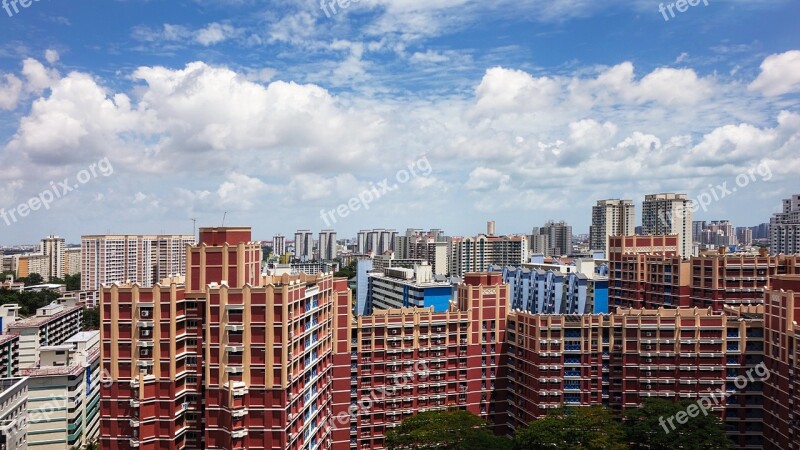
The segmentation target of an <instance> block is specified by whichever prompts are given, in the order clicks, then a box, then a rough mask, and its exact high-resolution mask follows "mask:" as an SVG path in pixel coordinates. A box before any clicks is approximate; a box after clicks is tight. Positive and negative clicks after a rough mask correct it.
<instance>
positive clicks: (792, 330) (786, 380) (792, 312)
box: [764, 275, 800, 450]
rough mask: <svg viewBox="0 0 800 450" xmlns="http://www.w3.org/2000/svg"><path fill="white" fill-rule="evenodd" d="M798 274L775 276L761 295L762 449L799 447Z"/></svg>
mask: <svg viewBox="0 0 800 450" xmlns="http://www.w3.org/2000/svg"><path fill="white" fill-rule="evenodd" d="M798 321H800V276H798V275H794V276H785V275H784V276H777V277H775V278H774V279H773V281H772V285H771V286H770V288H769V289H768V290H767V292H766V293H765V295H764V333H765V339H764V361H765V363H766V365H767V368H768V369H769V371H770V378H769V379H768V380H767V382H766V384H765V386H764V413H765V414H764V449H765V450H773V449H774V450H778V449H780V450H796V449H800V324H798Z"/></svg>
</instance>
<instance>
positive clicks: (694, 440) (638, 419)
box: [625, 399, 730, 450]
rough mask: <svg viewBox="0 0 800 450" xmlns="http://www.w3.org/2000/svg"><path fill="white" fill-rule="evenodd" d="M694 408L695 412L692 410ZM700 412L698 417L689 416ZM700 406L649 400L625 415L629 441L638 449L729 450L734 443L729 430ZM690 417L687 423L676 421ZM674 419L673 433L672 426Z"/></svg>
mask: <svg viewBox="0 0 800 450" xmlns="http://www.w3.org/2000/svg"><path fill="white" fill-rule="evenodd" d="M690 408H691V409H690ZM692 410H695V412H697V415H696V417H689V416H688V414H687V413H691V412H692ZM697 410H699V408H698V405H697V402H693V401H691V400H684V401H682V402H677V403H675V402H671V401H668V400H661V399H653V400H648V401H646V402H645V403H644V405H642V408H639V409H634V410H631V411H629V412H628V413H627V414H625V423H626V429H627V433H628V440H629V441H630V442H632V443H633V448H634V449H650V450H673V449H700V448H702V449H710V450H727V449H729V448H730V441H729V440H728V437H727V435H726V433H725V427H724V425H723V423H722V420H720V419H719V418H718V417H717V416H716V415H714V414H713V413H709V414H708V415H706V414H703V412H702V411H697ZM679 413H680V414H681V415H686V416H687V418H686V420H685V422H686V423H683V424H680V423H678V422H677V420H676V416H677V415H678V414H679ZM670 419H672V424H674V425H675V428H674V429H673V428H672V426H671V425H670V424H669V420H670Z"/></svg>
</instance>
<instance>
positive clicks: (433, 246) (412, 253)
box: [394, 228, 450, 275]
mask: <svg viewBox="0 0 800 450" xmlns="http://www.w3.org/2000/svg"><path fill="white" fill-rule="evenodd" d="M394 257H395V258H397V259H422V260H425V261H428V263H429V264H430V265H431V266H432V267H433V274H434V275H447V274H449V273H450V271H449V267H448V264H449V257H450V250H449V243H448V242H447V239H446V238H445V237H444V235H443V233H442V231H441V230H430V231H429V232H427V233H425V232H424V231H423V230H419V229H413V228H409V229H407V230H406V233H405V235H404V236H396V237H395V239H394Z"/></svg>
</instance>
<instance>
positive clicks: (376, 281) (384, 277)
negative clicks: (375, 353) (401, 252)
mask: <svg viewBox="0 0 800 450" xmlns="http://www.w3.org/2000/svg"><path fill="white" fill-rule="evenodd" d="M368 276H369V281H368V283H369V284H368V287H367V289H368V294H367V295H368V300H367V301H368V303H369V306H368V307H367V308H366V309H367V311H369V312H368V314H369V313H371V312H374V311H375V310H381V309H399V308H426V307H432V308H433V310H434V311H435V312H443V311H447V310H449V309H450V302H451V301H452V300H453V286H452V285H451V284H450V282H449V281H448V280H447V279H443V280H440V281H437V280H435V279H434V275H433V269H432V268H431V266H430V265H429V264H428V263H427V261H425V263H424V264H421V265H417V266H415V267H414V268H413V269H407V268H401V267H389V268H386V269H383V270H382V271H374V272H371V273H369V275H368Z"/></svg>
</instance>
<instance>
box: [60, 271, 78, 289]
mask: <svg viewBox="0 0 800 450" xmlns="http://www.w3.org/2000/svg"><path fill="white" fill-rule="evenodd" d="M64 283H66V285H67V290H68V291H80V290H81V274H79V273H77V274H75V275H64Z"/></svg>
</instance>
